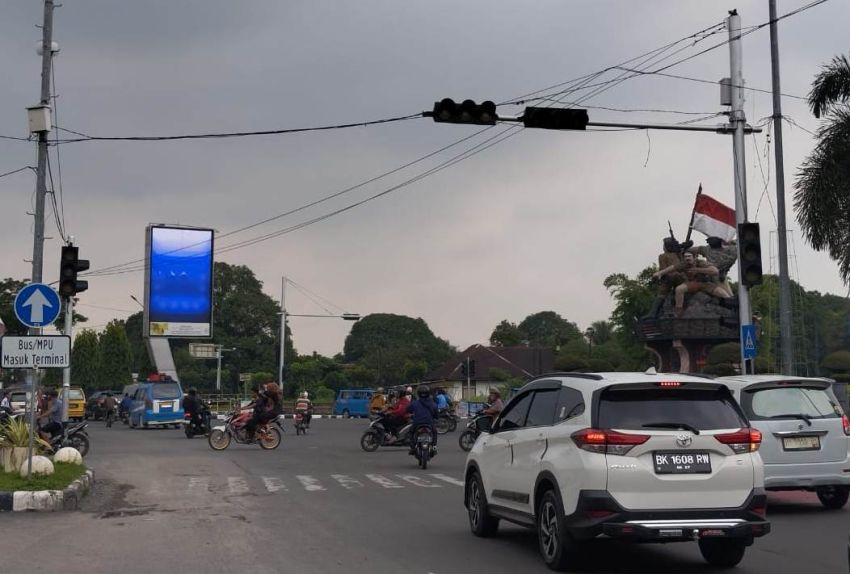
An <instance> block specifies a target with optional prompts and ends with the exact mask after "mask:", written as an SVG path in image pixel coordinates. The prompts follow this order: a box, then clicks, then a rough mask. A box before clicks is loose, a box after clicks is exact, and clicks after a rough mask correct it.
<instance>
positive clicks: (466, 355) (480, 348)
mask: <svg viewBox="0 0 850 574" xmlns="http://www.w3.org/2000/svg"><path fill="white" fill-rule="evenodd" d="M467 359H469V362H470V364H471V363H473V362H474V371H473V372H472V373H470V376H469V382H467V377H466V375H464V373H463V370H464V366H465V365H466V363H467ZM554 364H555V355H554V353H553V351H552V350H551V349H547V348H544V347H525V346H517V347H486V346H484V345H472V346H471V347H469V348H467V349H465V350H463V351H461V352H460V353H457V354H456V355H455V356H454V357H452V358H451V359H449V360H448V361H446V363H445V364H443V365H442V366H440V367H438V368H437V369H434V370H433V371H431V372H430V373H428V374H427V375H426V376H425V378H424V379H423V382H425V383H428V384H430V385H438V386H442V387H444V388H445V389H446V391H447V392H448V393H449V394H450V395H451V397H452V399H453V400H465V399H468V398H471V397H474V396H478V395H486V394H487V393H488V392H489V391H490V388H491V387H499V386H501V385H503V384H504V383H503V382H502V381H495V380H493V379H491V372H492V370H493V369H499V370H501V371H504V372H507V373H508V374H509V375H510V376H511V377H514V378H518V379H522V380H527V379H530V378H532V377H536V376H538V375H542V374H544V373H551V372H552V371H554V370H555V369H554ZM505 398H507V397H505Z"/></svg>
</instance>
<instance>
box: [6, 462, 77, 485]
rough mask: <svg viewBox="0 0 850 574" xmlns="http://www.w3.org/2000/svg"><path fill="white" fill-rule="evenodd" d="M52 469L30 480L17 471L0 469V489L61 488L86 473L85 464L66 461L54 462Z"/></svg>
mask: <svg viewBox="0 0 850 574" xmlns="http://www.w3.org/2000/svg"><path fill="white" fill-rule="evenodd" d="M53 469H54V472H53V474H51V475H50V476H44V475H39V476H35V475H33V477H32V480H30V481H27V479H26V478H21V476H20V475H19V474H17V473H10V472H3V471H0V490H5V491H7V492H11V491H15V490H63V489H65V488H67V486H68V485H69V484H71V483H72V482H74V481H75V480H76V479H78V478H80V477H81V476H82V475H84V474H85V473H86V467H85V466H83V465H81V464H69V463H66V462H54V463H53Z"/></svg>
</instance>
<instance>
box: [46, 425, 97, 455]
mask: <svg viewBox="0 0 850 574" xmlns="http://www.w3.org/2000/svg"><path fill="white" fill-rule="evenodd" d="M88 426H89V423H87V422H80V423H77V424H75V425H71V426H67V427H65V432H63V433H62V434H60V435H56V436H55V437H53V438H51V439H50V448H51V449H53V452H56V451H58V450H59V449H60V448H64V447H66V446H70V447H73V448H75V449H77V450H78V451H80V456H86V455H87V454H88V452H89V447H90V446H91V445H90V444H89V435H88V433H86V427H88Z"/></svg>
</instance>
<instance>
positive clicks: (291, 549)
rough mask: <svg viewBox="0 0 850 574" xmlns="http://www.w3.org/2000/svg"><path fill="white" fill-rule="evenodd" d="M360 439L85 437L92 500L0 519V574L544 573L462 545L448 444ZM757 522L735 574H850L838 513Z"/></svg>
mask: <svg viewBox="0 0 850 574" xmlns="http://www.w3.org/2000/svg"><path fill="white" fill-rule="evenodd" d="M365 425H366V423H365V422H364V421H359V420H317V421H314V422H313V429H311V432H310V434H309V435H307V436H304V437H300V436H298V437H296V436H295V435H294V432H293V430H292V429H291V425H287V430H288V432H287V434H286V435H285V437H284V442H283V444H282V445H281V447H280V448H279V449H278V450H276V451H271V452H266V451H262V450H261V449H260V448H259V447H257V446H245V445H232V446H231V447H230V448H229V449H228V450H226V451H224V452H214V451H212V450H211V449H210V448H209V446H208V445H207V443H206V440H204V439H203V438H195V439H193V440H187V439H186V438H185V436H184V435H183V434H182V432H181V431H177V430H172V429H168V430H136V431H133V430H130V429H128V428H127V427H124V426H123V425H117V426H115V427H113V428H112V429H105V428H103V426H102V423H99V422H98V423H91V424H90V431H91V437H92V450H91V453H90V454H89V456H88V457H87V459H86V460H87V463H88V464H89V465H90V466H91V467H92V468H94V469H95V472H96V477H97V485H96V488H95V491H94V493H93V495H92V496H90V497H89V498H88V499H87V500H86V502H85V508H84V509H83V510H82V511H79V512H68V513H56V514H40V513H32V514H26V513H10V514H3V515H0V564H2V571H4V572H17V571H23V570H24V569H27V570H32V568H33V567H34V566H36V565H37V570H38V571H40V572H62V573H63V574H76V573H91V572H106V571H108V570H109V571H118V572H121V573H122V574H137V573H138V574H141V573H144V574H150V572H152V571H166V570H167V571H172V572H199V571H201V570H204V571H208V572H214V573H218V572H229V571H248V572H251V573H252V574H254V573H256V574H264V573H279V572H295V571H304V572H311V573H316V574H321V573H326V572H327V573H332V572H333V573H338V572H341V571H350V572H375V573H377V574H391V573H392V574H396V573H416V574H428V573H434V574H461V573H462V574H468V573H469V572H479V571H486V572H488V573H490V574H492V573H496V574H499V573H509V572H510V573H520V572H523V573H524V572H548V570H547V569H546V568H545V567H544V566H543V565H542V562H541V561H540V559H539V557H538V554H537V544H536V537H535V535H534V534H533V533H532V532H529V531H526V530H524V529H521V528H518V527H513V526H510V525H503V526H502V527H501V528H500V535H499V536H498V537H497V538H494V539H488V540H482V539H478V538H475V537H473V536H472V535H471V534H470V533H469V530H468V527H467V521H466V513H465V510H464V508H463V503H462V487H461V485H460V479H461V476H462V472H463V463H464V460H465V454H464V453H463V452H461V451H460V449H459V448H458V446H457V433H452V434H449V435H445V436H443V437H440V439H441V441H440V454H439V455H438V456H437V457H436V458H435V459H434V460H433V461H432V465H431V466H429V468H428V470H427V471H421V470H419V469H418V468H417V466H416V463H415V461H414V459H413V457H410V456H408V455H407V452H406V449H386V450H380V451H378V452H376V453H372V454H367V453H364V452H363V451H362V450H360V446H359V436H360V432H361V431H362V429H363V428H364V427H365ZM768 514H769V517H770V520H771V521H772V523H773V533H772V534H770V535H769V536H767V537H765V538H762V539H760V540H757V541H756V543H755V545H754V546H752V547H751V548H750V549H749V550H748V552H747V556H746V557H745V558H744V561H743V562H742V563H741V565H740V566H739V567H738V568H737V569H736V570H735V572H739V573H741V574H757V573H758V574H762V573H763V574H767V573H770V574H777V573H786V572H787V573H794V574H839V573H845V572H848V564H847V542H848V534H850V510H848V509H845V510H842V511H833V512H830V511H824V510H822V509H821V507H820V505H819V504H818V502H817V499H816V498H815V497H814V495H811V494H804V493H801V494H797V493H794V494H781V495H771V497H770V503H769V509H768ZM503 524H504V523H503ZM585 567H586V570H588V571H591V572H601V573H607V572H634V573H656V572H676V573H683V574H687V573H708V572H714V570H712V569H710V568H709V567H708V566H707V565H706V564H705V563H704V562H703V560H702V557H701V556H700V554H699V551H698V549H697V547H696V544H692V543H680V544H668V545H628V544H623V543H620V542H617V541H613V540H598V541H594V543H593V544H592V545H591V547H590V549H589V551H588V557H587V564H586V565H585Z"/></svg>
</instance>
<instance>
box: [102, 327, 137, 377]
mask: <svg viewBox="0 0 850 574" xmlns="http://www.w3.org/2000/svg"><path fill="white" fill-rule="evenodd" d="M98 355H99V357H100V362H99V368H98V379H99V381H98V382H99V383H100V384H101V385H105V386H106V388H109V389H120V388H123V387H124V385H129V384H130V383H132V382H133V378H132V376H131V374H130V365H131V364H132V358H131V356H130V342H129V341H128V340H127V333H126V332H125V331H124V322H123V321H119V320H118V319H115V320H113V321H110V323H109V324H108V325H107V326H106V329H104V331H103V332H102V333H101V334H100V338H99V340H98Z"/></svg>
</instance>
